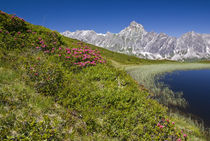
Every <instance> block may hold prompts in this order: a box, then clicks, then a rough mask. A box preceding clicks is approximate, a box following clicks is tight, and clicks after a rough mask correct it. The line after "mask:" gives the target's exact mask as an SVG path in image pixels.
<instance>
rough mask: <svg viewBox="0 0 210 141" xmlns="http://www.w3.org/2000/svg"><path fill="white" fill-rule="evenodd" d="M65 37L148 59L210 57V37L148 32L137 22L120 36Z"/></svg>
mask: <svg viewBox="0 0 210 141" xmlns="http://www.w3.org/2000/svg"><path fill="white" fill-rule="evenodd" d="M61 34H62V35H64V36H66V37H70V38H74V39H78V40H81V41H84V42H87V43H90V44H93V45H96V46H100V47H103V48H106V49H109V50H112V51H116V52H121V53H126V54H130V55H135V56H137V57H140V58H148V59H170V60H183V59H194V58H197V59H201V58H210V34H199V33H195V32H193V31H192V32H188V33H186V34H184V35H182V36H181V37H180V38H175V37H171V36H168V35H167V34H165V33H160V34H158V33H155V32H147V31H145V29H144V27H143V26H142V25H141V24H138V23H136V22H135V21H133V22H131V23H130V25H129V26H128V27H126V28H125V29H123V30H122V31H120V32H119V33H110V32H107V33H106V34H99V33H96V32H95V31H93V30H81V31H76V32H70V31H66V32H63V33H61Z"/></svg>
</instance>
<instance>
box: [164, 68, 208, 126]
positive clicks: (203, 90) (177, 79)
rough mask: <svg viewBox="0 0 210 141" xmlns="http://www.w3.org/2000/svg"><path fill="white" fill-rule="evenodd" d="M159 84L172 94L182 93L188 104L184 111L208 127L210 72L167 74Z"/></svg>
mask: <svg viewBox="0 0 210 141" xmlns="http://www.w3.org/2000/svg"><path fill="white" fill-rule="evenodd" d="M160 81H161V82H164V83H165V84H167V85H168V86H169V87H170V88H171V89H172V90H173V91H174V92H181V91H182V92H183V93H184V95H183V97H184V98H185V99H186V100H187V102H188V103H189V107H187V108H186V109H185V111H187V112H189V113H191V114H194V115H196V116H199V117H200V118H201V119H203V120H204V123H205V125H207V126H208V127H210V70H209V69H205V70H186V71H174V72H172V73H167V74H166V75H165V76H164V77H163V78H161V79H160Z"/></svg>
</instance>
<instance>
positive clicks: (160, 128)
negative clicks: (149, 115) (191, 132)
mask: <svg viewBox="0 0 210 141" xmlns="http://www.w3.org/2000/svg"><path fill="white" fill-rule="evenodd" d="M155 129H156V134H157V135H156V136H155V137H156V138H155V139H157V140H166V139H170V140H176V141H186V140H187V134H184V133H183V131H180V130H177V129H176V127H175V123H174V122H171V121H170V120H169V119H166V120H165V119H164V118H163V119H162V120H160V121H159V122H158V123H157V125H156V126H155Z"/></svg>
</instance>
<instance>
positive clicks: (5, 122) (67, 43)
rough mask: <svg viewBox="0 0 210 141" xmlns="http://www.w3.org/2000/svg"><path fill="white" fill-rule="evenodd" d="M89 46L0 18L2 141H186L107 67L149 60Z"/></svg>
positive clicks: (125, 78)
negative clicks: (173, 140)
mask: <svg viewBox="0 0 210 141" xmlns="http://www.w3.org/2000/svg"><path fill="white" fill-rule="evenodd" d="M88 46H89V47H87V44H85V43H82V42H79V41H77V40H73V39H68V38H65V37H62V36H61V35H59V33H57V32H55V31H51V30H49V29H46V28H44V27H41V26H35V25H32V24H30V23H27V22H25V21H24V20H23V19H21V18H19V17H16V16H13V15H9V14H6V13H4V12H2V11H0V47H1V48H0V58H1V59H0V117H1V118H0V139H1V140H172V139H177V140H178V139H187V138H189V137H190V136H191V134H192V133H191V131H184V133H187V134H188V136H187V137H184V135H185V134H184V133H182V132H181V131H180V128H174V127H175V126H176V124H174V123H173V122H171V121H170V119H169V120H166V119H167V118H168V116H167V112H166V110H167V109H166V108H165V107H163V106H162V105H160V104H159V103H158V102H157V101H155V100H152V99H150V98H149V93H148V92H147V91H145V90H142V89H140V88H139V86H138V84H137V83H136V82H135V81H134V80H133V79H132V78H131V77H130V76H129V75H128V74H127V73H126V72H125V71H123V70H119V69H117V68H115V67H114V66H113V65H112V61H113V60H114V61H115V62H117V63H120V64H139V63H140V64H141V63H142V62H147V60H142V59H139V58H136V57H132V56H127V55H123V54H119V53H114V52H111V51H108V50H105V49H102V48H98V47H95V46H92V45H88ZM104 59H106V60H104ZM148 62H150V61H148Z"/></svg>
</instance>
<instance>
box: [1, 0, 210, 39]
mask: <svg viewBox="0 0 210 141" xmlns="http://www.w3.org/2000/svg"><path fill="white" fill-rule="evenodd" d="M0 10H2V11H5V12H7V13H9V14H17V16H19V17H22V18H24V19H25V20H27V21H29V22H30V23H33V24H36V25H43V26H45V27H48V28H50V29H52V30H57V31H59V32H63V31H65V30H70V31H75V30H82V29H92V30H95V31H96V32H99V33H106V32H107V31H109V32H113V33H117V32H119V31H120V30H122V29H123V28H125V27H126V26H128V25H129V24H130V22H131V21H133V20H134V21H136V22H138V23H140V24H142V25H143V26H144V28H145V29H146V30H147V31H155V32H158V33H160V32H164V33H167V34H169V35H171V36H176V37H178V36H181V35H182V34H183V33H185V32H189V31H192V30H193V31H196V32H199V33H210V0H0Z"/></svg>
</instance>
